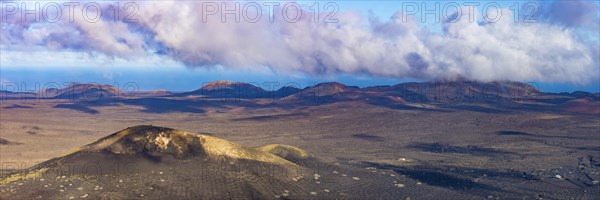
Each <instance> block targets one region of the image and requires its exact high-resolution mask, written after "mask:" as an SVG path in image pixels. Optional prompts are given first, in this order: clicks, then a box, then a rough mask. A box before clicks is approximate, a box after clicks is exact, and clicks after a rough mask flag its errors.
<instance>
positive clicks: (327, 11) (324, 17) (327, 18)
mask: <svg viewBox="0 0 600 200" xmlns="http://www.w3.org/2000/svg"><path fill="white" fill-rule="evenodd" d="M201 5H202V6H201V10H200V12H202V22H204V23H208V22H209V20H211V19H214V18H211V17H217V18H219V19H220V21H221V22H222V23H227V22H235V23H240V22H241V19H243V20H244V22H247V23H257V22H259V21H261V20H263V19H264V18H268V22H270V23H273V22H275V19H277V18H280V19H283V20H284V21H286V22H289V23H296V22H298V21H300V20H302V19H303V18H306V17H310V18H311V19H312V20H313V21H314V22H315V23H320V22H322V23H338V22H339V20H338V19H337V18H336V14H337V12H338V11H339V6H338V4H337V3H335V2H313V3H312V4H310V5H300V4H299V3H297V2H279V1H261V2H251V1H250V2H231V1H221V2H215V1H206V2H201Z"/></svg>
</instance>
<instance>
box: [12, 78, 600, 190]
mask: <svg viewBox="0 0 600 200" xmlns="http://www.w3.org/2000/svg"><path fill="white" fill-rule="evenodd" d="M220 84H225V85H224V87H223V88H228V87H232V86H231V84H234V85H236V84H237V85H240V84H241V83H230V82H220ZM511 84H512V85H514V83H511ZM511 84H505V85H501V86H499V88H504V87H510V86H511ZM321 86H327V87H328V88H327V89H325V90H321V91H325V92H316V93H315V92H313V93H310V94H311V95H305V97H306V96H309V97H307V98H308V100H306V99H307V98H304V100H301V99H302V97H299V96H295V97H294V96H293V95H294V94H292V95H289V96H288V95H282V96H284V97H276V98H200V97H198V96H197V95H194V94H191V93H190V94H174V93H173V94H171V93H166V92H165V93H164V94H163V93H160V94H158V93H153V92H147V93H140V96H130V97H128V98H126V99H119V100H115V99H99V100H95V101H73V99H65V98H49V99H39V98H6V97H15V96H14V95H15V94H10V95H13V96H10V95H7V96H5V98H4V99H3V100H2V101H1V106H0V107H1V112H0V117H1V127H0V131H1V135H0V136H1V138H2V141H3V142H2V144H1V145H0V152H1V163H2V168H3V174H2V177H3V178H6V177H9V176H10V175H12V173H15V172H17V173H18V172H19V170H26V168H29V167H33V166H34V165H36V164H38V163H41V162H43V161H46V160H49V159H52V158H56V157H59V156H62V155H65V154H66V153H68V152H72V151H73V150H74V149H77V148H78V147H80V146H83V145H86V144H89V143H92V142H94V141H96V140H98V139H99V138H102V137H106V136H107V135H109V134H112V133H115V132H117V131H120V130H123V129H125V128H127V127H134V126H138V125H152V126H159V127H169V128H174V129H178V130H184V131H187V132H191V133H200V134H203V135H209V136H213V137H218V138H222V139H225V140H228V141H231V142H234V143H238V144H240V145H242V146H246V147H259V146H263V145H266V144H285V145H292V146H295V147H299V148H301V149H304V150H305V151H306V152H308V153H310V154H311V155H312V156H314V157H316V158H318V159H319V160H321V161H322V162H324V163H330V164H337V165H341V166H348V167H351V168H353V169H355V170H357V173H361V175H362V176H363V177H364V176H373V177H374V178H373V179H372V180H375V182H377V180H381V183H378V184H382V185H390V186H393V187H392V188H393V189H395V190H397V191H395V192H394V193H398V194H401V195H399V196H394V195H392V196H385V195H383V196H378V198H392V197H393V198H406V197H409V198H411V199H421V198H425V199H426V198H428V197H432V196H429V195H444V194H447V195H448V197H449V198H451V199H455V198H476V199H477V198H501V199H504V198H521V197H522V198H525V199H536V198H544V199H570V198H573V199H597V198H598V197H599V196H600V184H598V181H599V180H600V135H599V134H600V116H599V114H598V111H597V109H599V108H598V106H599V105H600V104H598V94H590V93H586V94H576V93H565V94H548V93H542V92H540V91H535V93H536V94H534V95H529V96H527V98H528V99H525V98H521V99H509V100H507V99H508V98H507V99H505V98H503V97H501V95H500V96H498V98H503V100H502V102H500V103H499V102H482V101H472V102H466V101H457V102H448V101H435V100H432V98H430V97H428V96H427V95H424V96H423V97H424V98H427V99H428V100H427V101H421V100H422V99H421V100H419V101H414V100H413V101H411V100H410V98H407V97H406V96H401V95H396V96H395V98H393V96H394V95H392V93H390V92H389V91H393V90H394V89H393V88H392V89H389V88H388V89H386V88H377V87H373V88H354V87H348V86H345V85H342V84H338V83H326V84H324V85H321ZM205 87H206V86H205ZM315 87H316V86H315ZM220 89H222V88H220ZM310 89H311V88H310V87H309V88H305V89H303V90H304V91H305V90H310ZM205 90H206V89H205ZM303 90H299V91H295V92H294V93H296V92H298V93H301V92H302V91H303ZM95 91H103V92H104V91H105V90H104V89H99V90H95ZM298 93H296V95H297V94H298ZM305 94H307V93H305ZM199 96H210V95H207V94H202V95H199ZM274 96H277V95H274ZM384 97H385V98H384ZM400 97H402V98H400ZM412 97H414V96H412ZM419 98H421V97H420V96H419ZM582 99H583V100H582ZM310 101H315V102H310ZM582 102H583V103H582ZM595 109H596V110H595ZM175 170H177V169H175ZM363 173H364V174H363ZM381 174H385V175H386V176H388V174H389V175H390V176H392V177H394V178H396V179H394V182H393V183H392V182H391V181H388V180H387V179H386V180H384V179H377V178H375V177H378V176H381ZM311 176H312V175H311ZM388 182H389V183H388ZM10 184H16V183H8V184H6V185H4V186H3V187H2V189H3V190H7V189H9V186H8V185H10ZM398 184H399V185H398ZM13 187H18V186H17V185H14V186H10V188H11V189H12V188H13ZM387 190H388V189H386V190H383V189H382V190H380V191H377V193H382V194H383V193H387V192H389V191H387ZM17 192H18V191H17ZM3 194H6V193H4V192H3ZM3 196H4V195H3ZM86 196H87V195H86ZM0 197H2V196H0ZM4 197H10V196H4ZM4 197H3V199H4ZM77 197H79V196H77ZM270 197H271V196H270ZM275 197H278V196H275ZM309 197H310V195H309ZM150 198H152V197H150ZM299 198H303V197H299ZM322 198H326V197H322ZM327 198H329V197H327ZM331 198H333V199H337V198H340V197H331ZM341 198H342V199H344V198H347V199H354V198H358V196H356V197H354V198H353V197H352V196H349V197H341ZM292 199H294V198H292Z"/></svg>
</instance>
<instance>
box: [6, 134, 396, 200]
mask: <svg viewBox="0 0 600 200" xmlns="http://www.w3.org/2000/svg"><path fill="white" fill-rule="evenodd" d="M341 173H344V176H341ZM346 174H348V175H346ZM351 174H353V175H351ZM366 174H368V172H366V171H364V170H362V171H360V170H357V169H356V168H351V167H349V168H343V167H342V166H338V165H333V164H328V163H325V162H322V161H320V160H319V159H317V158H315V157H314V156H311V155H310V154H308V153H307V152H306V151H305V150H303V149H300V148H298V147H294V146H289V145H281V144H269V145H265V146H262V147H258V148H249V147H244V146H241V145H239V144H236V143H233V142H230V141H227V140H223V139H219V138H216V137H212V136H207V135H203V134H196V133H190V132H186V131H181V130H175V129H170V128H162V127H155V126H136V127H131V128H127V129H124V130H122V131H119V132H116V133H114V134H111V135H109V136H107V137H104V138H101V139H99V140H97V141H95V142H93V143H90V144H88V145H84V146H82V147H79V148H77V149H75V150H74V151H72V152H70V153H68V154H66V155H64V156H61V157H57V158H54V159H51V160H48V161H45V162H43V163H40V164H39V165H37V166H35V167H32V168H29V169H27V170H23V171H21V172H17V173H14V174H11V175H9V176H4V178H3V179H1V180H0V191H1V193H0V194H1V195H0V198H1V199H35V198H42V199H73V198H77V199H80V198H90V199H140V198H152V199H278V198H283V199H306V198H314V197H320V198H325V199H336V198H350V199H360V198H366V196H361V195H366V194H372V193H374V192H377V191H380V190H381V189H385V188H386V187H382V186H381V185H380V184H379V182H380V181H381V180H380V179H382V178H383V179H385V178H387V177H389V176H384V177H373V175H370V177H367V176H366ZM355 176H361V177H363V179H362V180H361V181H360V182H359V181H357V180H358V178H355ZM370 179H372V180H371V181H369V180H370ZM389 182H391V180H390V181H389ZM386 185H387V184H386ZM389 185H391V184H389ZM387 187H392V186H387ZM357 189H359V190H360V191H357ZM365 190H366V191H370V192H365ZM324 191H327V192H324ZM331 191H335V192H331ZM393 194H394V193H388V194H386V195H393ZM317 195H318V196H317Z"/></svg>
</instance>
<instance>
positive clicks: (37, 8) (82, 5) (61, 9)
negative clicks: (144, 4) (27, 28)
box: [0, 1, 140, 23]
mask: <svg viewBox="0 0 600 200" xmlns="http://www.w3.org/2000/svg"><path fill="white" fill-rule="evenodd" d="M139 10H140V6H139V5H138V4H137V3H136V2H93V1H83V2H51V1H39V2H36V1H25V2H14V1H3V2H1V3H0V15H1V17H2V19H1V20H2V23H8V22H14V21H17V22H35V23H40V22H46V23H58V22H69V23H73V22H75V21H76V19H82V20H84V21H85V22H89V23H96V22H98V21H101V20H102V21H114V22H123V23H137V22H138V19H137V14H138V12H139Z"/></svg>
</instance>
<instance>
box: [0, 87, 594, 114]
mask: <svg viewBox="0 0 600 200" xmlns="http://www.w3.org/2000/svg"><path fill="white" fill-rule="evenodd" d="M264 86H265V87H274V86H277V84H274V83H270V84H266V83H265V84H264ZM0 95H1V98H2V99H19V98H41V99H63V100H73V101H90V100H91V101H95V100H121V99H130V98H132V99H135V98H154V97H165V98H192V99H193V98H206V99H222V100H225V99H232V100H262V99H269V102H275V103H277V104H279V105H294V106H310V105H321V104H331V103H349V104H351V105H358V106H361V105H376V106H386V107H405V106H412V105H415V104H435V103H438V104H449V103H450V104H464V103H488V104H500V105H501V104H507V103H508V104H511V105H541V104H549V105H555V106H557V107H560V108H561V109H562V110H564V111H568V112H577V113H592V114H593V113H600V108H598V105H600V103H599V102H600V93H589V92H583V91H575V92H571V93H567V92H563V93H544V92H543V91H541V90H539V89H538V88H537V87H535V85H531V84H527V83H521V82H512V81H496V82H489V83H482V82H476V81H465V80H460V81H441V82H406V83H399V84H395V85H385V86H370V87H364V88H360V87H357V86H348V85H345V84H342V83H339V82H324V83H319V84H316V85H314V86H308V87H305V88H303V89H300V88H297V87H294V86H289V85H285V86H283V87H280V88H279V89H277V90H271V91H269V90H265V89H263V87H260V85H259V84H256V83H244V82H232V81H224V80H221V81H214V82H209V83H205V84H203V85H202V87H200V88H199V89H197V90H194V91H191V92H181V93H174V92H170V91H166V90H151V91H123V90H121V89H119V88H117V87H115V86H111V85H104V84H81V83H73V84H70V85H68V86H66V87H65V88H48V89H44V90H41V91H39V92H37V93H36V92H26V93H24V92H11V91H0ZM525 102H528V103H525ZM515 103H516V104H515ZM523 103H524V104H523Z"/></svg>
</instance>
